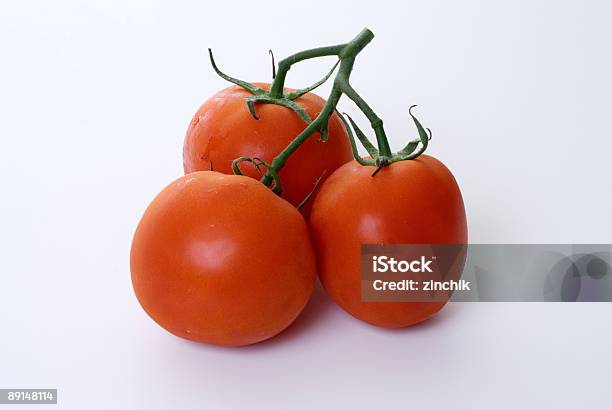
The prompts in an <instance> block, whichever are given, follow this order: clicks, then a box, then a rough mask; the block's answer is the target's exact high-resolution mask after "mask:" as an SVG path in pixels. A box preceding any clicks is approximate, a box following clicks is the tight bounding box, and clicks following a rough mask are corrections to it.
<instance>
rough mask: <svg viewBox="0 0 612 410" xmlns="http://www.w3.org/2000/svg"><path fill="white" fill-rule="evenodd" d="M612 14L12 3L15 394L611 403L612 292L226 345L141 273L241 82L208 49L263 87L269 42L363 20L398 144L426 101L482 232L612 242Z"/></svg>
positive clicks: (364, 61) (7, 338)
mask: <svg viewBox="0 0 612 410" xmlns="http://www.w3.org/2000/svg"><path fill="white" fill-rule="evenodd" d="M603 3H605V2H603V1H602V2H597V1H574V2H567V1H560V2H559V1H515V2H510V1H508V2H499V1H498V2H491V1H460V2H459V1H428V2H399V1H380V0H379V1H375V2H374V1H370V2H363V3H359V2H355V1H329V0H327V1H300V2H297V1H296V2H293V1H291V2H290V1H278V2H266V1H259V2H254V1H248V2H246V1H245V2H241V3H234V2H231V1H221V2H204V1H197V2H196V1H194V2H169V1H168V2H149V1H145V0H140V1H136V0H132V1H121V2H119V1H117V2H113V1H93V2H91V1H90V2H78V1H74V2H66V1H55V2H53V1H39V2H32V1H13V2H11V1H5V2H2V3H1V4H0V73H1V75H0V141H1V142H0V144H1V145H0V171H1V172H0V192H1V197H0V227H1V230H0V241H1V242H0V245H1V247H0V249H1V252H2V262H1V265H0V388H37V387H38V388H55V387H57V388H58V389H59V390H60V395H59V407H61V408H66V409H83V408H90V409H97V408H100V409H102V408H119V407H123V408H143V409H156V408H159V409H168V408H185V409H186V408H204V409H213V408H219V409H222V408H249V409H254V408H262V409H264V408H265V409H272V408H278V409H298V408H344V407H349V408H353V409H357V408H377V407H378V404H379V403H381V402H386V403H388V404H389V405H390V407H393V408H399V407H407V406H411V408H443V407H451V406H452V407H454V408H483V409H485V408H491V406H494V407H496V408H508V409H514V408H525V407H527V408H556V409H559V408H576V407H580V408H609V407H610V405H611V401H612V400H611V399H610V395H609V387H610V386H609V380H610V379H609V371H610V368H611V365H612V358H611V356H610V346H611V345H612V332H611V331H610V315H611V313H612V305H611V304H587V303H584V304H552V303H550V304H518V303H516V304H501V303H500V304H484V303H481V304H454V305H451V306H448V307H447V308H446V309H445V310H444V311H443V312H442V314H440V315H439V316H438V317H436V318H435V319H433V320H431V321H429V322H427V323H425V324H423V325H421V326H417V327H414V328H410V329H405V330H401V331H386V330H381V329H377V328H374V327H370V326H367V325H364V324H362V323H360V322H358V321H356V320H354V319H352V318H350V317H349V316H348V315H346V314H345V313H344V312H342V311H341V310H340V309H339V308H337V307H336V306H335V305H334V304H333V303H332V302H331V301H330V300H329V299H328V298H327V297H326V296H325V294H324V293H322V292H321V291H317V292H316V293H315V296H314V298H313V301H312V303H311V304H310V305H309V306H308V307H307V309H306V311H305V313H304V314H303V315H302V316H301V317H300V318H299V319H298V320H297V322H296V323H295V324H294V325H293V326H292V327H291V328H290V329H289V330H287V331H286V332H285V333H283V334H282V335H280V336H279V337H277V338H275V339H273V340H270V341H268V342H265V343H262V344H259V345H255V346H252V347H247V348H240V349H223V348H217V347H211V346H206V345H197V344H194V343H190V342H186V341H183V340H180V339H178V338H175V337H173V336H171V335H169V334H167V333H166V332H165V331H163V330H162V329H161V328H159V327H158V326H157V325H155V324H154V323H153V322H152V321H151V320H150V319H149V318H148V317H147V316H146V315H145V314H144V312H143V311H142V310H141V308H140V307H139V306H138V304H137V301H136V299H135V297H134V295H133V293H132V289H131V284H130V280H129V262H128V261H129V247H130V242H131V236H132V233H133V231H134V229H135V226H136V224H137V222H138V219H139V217H140V215H141V214H142V212H143V210H144V208H145V207H146V205H147V204H148V203H149V201H150V200H151V199H152V198H153V196H154V195H155V194H156V193H157V192H158V191H159V190H160V189H161V188H162V187H163V186H165V185H166V184H167V183H169V182H170V181H172V180H173V179H175V178H177V177H178V176H179V175H180V174H181V149H182V140H183V136H184V132H185V130H186V127H187V124H188V122H189V120H190V118H191V116H192V114H193V112H194V111H195V110H196V108H197V107H198V106H199V104H200V103H201V102H202V101H203V100H204V99H206V98H207V97H208V96H209V95H211V94H212V93H213V92H215V91H216V90H218V89H220V88H222V87H225V83H224V82H223V81H222V80H220V79H218V78H217V77H216V76H215V75H214V74H213V72H212V70H211V69H210V67H209V64H208V61H207V55H206V48H207V47H209V46H211V47H213V48H214V50H215V51H216V56H217V60H218V63H219V65H220V67H221V68H222V69H224V70H226V71H227V72H229V73H231V74H234V75H236V76H239V77H242V78H244V79H249V80H264V81H267V80H269V78H270V62H269V59H268V55H267V50H268V49H269V48H272V49H273V50H274V51H275V52H276V55H277V57H279V58H280V57H282V56H285V55H287V54H289V53H291V52H293V51H297V50H300V49H303V48H310V47H313V46H318V45H325V44H331V43H338V42H344V41H347V40H349V39H351V38H352V37H353V36H354V35H355V34H356V33H357V32H358V31H359V30H361V28H362V27H364V26H368V27H369V28H371V29H372V30H373V31H374V33H375V34H376V38H375V39H374V41H373V42H372V43H371V44H370V45H369V46H368V47H367V49H366V50H365V51H364V52H363V53H362V54H361V55H360V57H359V59H358V61H357V65H356V68H355V72H354V76H353V77H352V81H353V84H354V86H355V88H357V89H358V90H359V91H360V92H361V93H362V95H363V96H364V97H365V98H366V100H367V101H369V102H370V103H371V105H372V106H373V107H374V108H375V110H376V111H377V113H378V114H379V115H380V116H381V117H382V118H384V119H385V124H386V127H387V133H388V134H389V135H390V136H391V140H392V145H393V146H394V147H395V148H396V149H397V148H399V147H401V146H402V145H403V144H404V143H405V141H406V140H407V139H409V138H414V137H415V136H416V131H415V129H414V127H413V125H412V124H411V121H410V120H409V117H408V111H407V110H408V106H409V105H411V104H415V103H418V104H419V108H418V111H417V112H418V115H419V116H420V118H421V120H422V121H423V123H424V124H426V125H427V126H429V127H431V128H432V129H433V131H434V139H433V141H432V144H431V146H430V151H429V152H430V154H432V155H435V156H437V157H438V158H440V159H441V160H442V161H444V162H445V163H446V164H447V165H448V166H449V167H450V168H451V170H452V171H453V172H454V174H455V175H456V177H457V179H458V180H459V182H460V185H461V187H462V190H463V193H464V198H465V202H466V207H467V211H468V218H469V227H470V240H471V242H474V243H551V242H552V243H589V242H594V243H611V242H612V229H611V228H612V218H611V216H610V203H611V199H612V194H611V191H612V190H611V189H610V175H612V166H611V165H610V161H609V157H610V153H611V152H612V150H611V148H612V146H611V142H610V141H611V138H610V137H611V136H610V125H609V123H608V122H607V121H608V119H609V116H608V115H607V113H609V112H610V108H612V107H611V104H610V99H609V96H610V91H611V88H610V82H609V73H610V72H611V71H612V67H611V64H610V57H609V51H610V49H611V47H610V41H609V39H610V34H611V33H610V29H609V28H607V27H604V25H609V21H610V17H611V13H610V7H609V6H606V5H603ZM331 64H332V61H331V60H329V61H324V62H319V63H307V64H304V65H303V66H300V67H299V68H296V69H293V70H291V72H290V75H289V80H288V85H289V86H303V85H306V84H308V83H311V82H312V81H314V80H315V79H317V78H318V77H319V76H320V75H321V73H324V72H325V71H326V70H327V68H328V67H329V66H330V65H331ZM606 73H607V74H606ZM604 77H605V78H604ZM328 90H329V88H325V87H323V88H322V89H321V90H319V93H320V94H321V95H325V94H326V93H327V91H328ZM341 109H342V110H346V111H348V112H351V113H355V114H356V113H357V112H356V110H355V109H354V107H352V106H351V105H350V104H349V103H348V102H347V101H342V104H341ZM360 123H361V124H363V125H364V127H365V123H364V122H363V121H361V122H360ZM400 404H401V405H402V406H400Z"/></svg>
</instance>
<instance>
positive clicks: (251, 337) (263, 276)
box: [131, 171, 316, 346]
mask: <svg viewBox="0 0 612 410" xmlns="http://www.w3.org/2000/svg"><path fill="white" fill-rule="evenodd" d="M315 264H316V262H315V259H314V254H313V250H312V246H311V243H310V239H309V237H308V228H307V225H306V222H305V221H304V218H303V217H302V215H300V213H299V212H298V211H297V210H296V209H295V208H294V207H293V206H291V204H289V203H288V202H287V201H285V200H284V199H281V198H279V197H278V196H276V195H275V194H274V193H273V192H272V191H270V189H268V188H267V187H265V186H264V185H262V184H261V183H259V182H258V181H256V180H254V179H252V178H248V177H245V176H235V175H224V174H220V173H217V172H210V171H206V172H195V173H192V174H188V175H185V176H183V177H181V178H179V179H178V180H176V181H175V182H173V183H171V184H170V185H168V186H167V187H166V188H165V189H164V190H163V191H162V192H161V193H160V194H159V195H158V196H157V197H156V198H155V199H154V200H153V202H152V203H151V205H149V207H148V208H147V210H146V212H145V213H144V215H143V217H142V219H141V221H140V223H139V225H138V228H137V229H136V233H135V235H134V239H133V242H132V252H131V271H132V284H133V286H134V291H135V293H136V296H137V298H138V301H139V302H140V304H141V305H142V307H143V308H144V310H145V311H146V312H147V313H148V314H149V316H151V318H153V320H155V321H156V322H157V323H158V324H159V325H160V326H162V327H163V328H165V329H166V330H168V331H169V332H171V333H173V334H175V335H177V336H180V337H183V338H186V339H190V340H194V341H198V342H208V343H213V344H218V345H226V346H240V345H247V344H251V343H256V342H260V341H262V340H265V339H268V338H270V337H272V336H274V335H276V334H278V333H279V332H281V331H282V330H283V329H285V328H286V327H287V326H289V324H290V323H291V322H293V320H294V319H295V318H296V317H297V316H298V314H299V313H300V312H301V310H302V309H303V308H304V305H305V304H306V302H307V301H308V299H309V297H310V295H311V293H312V290H313V286H314V281H315V277H316V273H315Z"/></svg>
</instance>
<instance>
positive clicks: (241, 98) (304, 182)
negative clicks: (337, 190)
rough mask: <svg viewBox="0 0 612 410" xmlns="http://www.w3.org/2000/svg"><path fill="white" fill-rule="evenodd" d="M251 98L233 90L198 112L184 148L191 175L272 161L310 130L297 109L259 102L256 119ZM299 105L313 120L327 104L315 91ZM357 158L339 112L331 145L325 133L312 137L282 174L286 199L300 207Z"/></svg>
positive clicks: (248, 170) (252, 172)
mask: <svg viewBox="0 0 612 410" xmlns="http://www.w3.org/2000/svg"><path fill="white" fill-rule="evenodd" d="M256 85H257V86H259V87H261V88H265V89H269V87H270V86H269V84H256ZM290 91H292V90H290V89H286V90H285V92H290ZM249 95H250V93H249V92H247V91H246V90H244V89H243V88H241V87H238V86H232V87H229V88H226V89H224V90H222V91H219V92H218V93H217V94H215V95H213V96H212V97H211V98H209V99H208V100H207V101H206V102H205V103H204V104H203V105H202V106H201V107H200V108H199V109H198V111H197V112H196V114H195V115H194V117H193V119H192V121H191V124H190V125H189V129H188V130H187V136H186V137H185V144H184V146H183V167H184V170H185V173H190V172H193V171H204V170H209V169H210V168H211V162H212V168H213V169H214V170H215V171H218V172H222V173H224V174H232V173H233V172H232V167H231V165H232V161H233V160H234V159H236V158H238V157H259V158H261V159H262V160H264V161H266V162H268V163H269V162H271V161H272V159H273V158H274V157H276V156H277V155H278V154H279V153H280V152H281V151H282V150H283V149H285V147H287V145H288V144H289V143H290V142H291V141H293V139H294V138H295V137H297V136H298V134H299V133H300V132H301V131H303V130H304V128H306V125H307V124H306V122H305V121H304V120H303V119H302V118H300V117H299V116H298V115H297V114H296V113H295V112H294V111H292V110H291V109H289V108H286V107H283V106H280V105H274V104H261V103H258V104H256V105H255V108H256V111H257V115H258V117H259V120H256V119H255V118H253V117H252V116H251V114H250V113H249V110H248V108H247V105H246V102H245V98H246V97H247V96H249ZM295 102H296V103H297V104H298V105H300V106H301V107H302V108H304V110H305V111H306V113H308V115H309V116H310V118H311V119H313V120H314V119H315V118H316V117H317V115H318V114H319V113H320V112H321V110H322V109H323V106H324V105H325V100H324V99H322V98H321V97H319V96H317V95H316V94H313V93H307V94H305V95H303V96H301V97H299V98H297V99H296V100H295ZM352 158H353V156H352V154H351V146H350V143H349V141H348V137H347V135H346V131H345V129H344V126H343V124H342V121H341V120H340V119H339V118H338V116H337V115H336V114H335V113H334V114H333V115H332V116H331V118H330V120H329V139H328V141H327V142H322V141H321V139H320V134H319V133H316V134H314V135H312V136H310V137H309V138H308V140H307V141H306V142H305V143H304V144H303V145H302V146H301V147H300V148H299V149H298V150H297V151H296V152H295V153H294V154H293V155H292V156H291V158H289V160H288V161H287V163H286V165H285V167H284V168H283V169H282V170H281V172H280V178H281V181H282V187H283V193H282V197H283V198H285V199H286V200H288V201H289V202H291V203H292V204H293V205H296V206H297V205H298V204H299V203H300V202H302V200H303V199H304V198H305V197H306V196H307V195H308V194H309V193H310V192H311V191H312V190H313V188H314V185H315V182H316V181H317V179H318V178H319V177H321V176H322V175H323V179H325V178H326V177H328V176H329V175H331V174H332V172H334V170H336V168H338V167H339V166H340V165H342V164H344V163H346V162H348V161H350V160H351V159H352ZM240 168H241V170H243V173H244V174H245V175H248V176H251V177H253V178H257V179H259V177H261V174H260V173H259V172H258V171H257V170H256V169H255V167H254V166H253V164H250V163H246V162H243V163H242V164H241V165H240ZM309 212H310V204H307V205H306V206H305V207H304V208H303V214H304V215H306V216H307V215H308V214H309Z"/></svg>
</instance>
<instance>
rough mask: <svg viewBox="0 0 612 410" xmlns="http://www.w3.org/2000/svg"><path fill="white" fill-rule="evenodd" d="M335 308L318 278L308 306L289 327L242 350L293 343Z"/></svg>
mask: <svg viewBox="0 0 612 410" xmlns="http://www.w3.org/2000/svg"><path fill="white" fill-rule="evenodd" d="M335 308H336V306H335V304H334V302H333V301H332V300H331V298H330V297H329V296H328V295H327V293H326V292H325V290H324V289H323V286H321V283H320V282H319V280H318V279H317V282H316V284H315V288H314V291H313V292H312V296H311V297H310V300H309V301H308V303H307V304H306V307H305V308H304V310H303V311H302V313H301V314H300V315H299V316H298V317H297V319H295V321H294V322H293V323H292V324H291V325H289V327H288V328H287V329H285V330H284V331H282V332H281V333H279V334H278V335H276V336H274V337H272V338H270V339H267V340H264V341H263V342H259V343H255V344H252V345H248V346H244V347H242V348H240V350H249V351H250V350H260V349H267V348H270V347H275V346H277V345H279V344H283V343H291V342H293V341H294V340H295V339H299V338H300V337H302V336H303V335H304V334H305V333H308V332H310V331H312V328H313V327H314V326H315V325H316V324H317V322H319V321H321V320H323V318H324V316H325V315H326V314H327V313H328V312H329V311H330V310H332V309H335Z"/></svg>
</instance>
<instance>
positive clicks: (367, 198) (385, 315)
mask: <svg viewBox="0 0 612 410" xmlns="http://www.w3.org/2000/svg"><path fill="white" fill-rule="evenodd" d="M411 108H412V107H411ZM410 115H411V116H412V113H410ZM412 118H413V120H414V122H415V124H416V125H417V129H418V131H419V139H417V140H414V141H411V142H410V143H408V145H407V146H406V147H405V148H404V149H403V150H401V151H399V152H398V153H396V154H392V153H391V152H390V149H389V145H388V142H387V140H386V136H385V135H384V132H383V131H382V128H380V129H379V130H377V140H378V141H379V147H378V149H376V148H375V147H374V146H373V145H372V144H370V143H369V142H368V140H367V138H366V137H365V135H364V134H363V132H361V130H359V128H357V126H356V124H355V123H354V122H353V121H352V119H350V117H349V120H350V121H351V123H352V124H351V125H352V126H353V128H355V131H356V134H357V136H358V138H359V139H360V140H361V141H362V143H364V145H365V146H366V149H367V150H368V153H369V154H370V155H371V158H368V159H362V158H361V157H360V156H359V155H358V154H357V152H356V149H355V151H354V153H355V158H356V160H355V161H352V162H349V163H347V164H345V165H343V166H342V167H340V168H339V169H338V170H336V171H335V172H334V173H333V174H332V175H331V176H330V177H329V178H328V179H327V181H325V183H324V184H323V185H322V186H321V188H320V191H319V192H318V194H317V195H316V197H315V200H314V205H313V208H312V215H311V218H310V221H309V225H310V229H311V234H312V239H313V244H314V247H315V253H316V255H317V267H318V274H319V278H320V280H321V283H322V284H323V286H324V288H325V290H326V291H327V292H328V293H329V295H330V296H331V297H332V298H333V299H334V301H336V303H338V304H339V305H340V306H341V307H342V308H343V309H344V310H346V311H347V312H348V313H350V314H351V315H353V316H354V317H356V318H358V319H360V320H363V321H365V322H367V323H370V324H373V325H376V326H381V327H388V328H398V327H405V326H410V325H414V324H416V323H419V322H421V321H423V320H425V319H427V318H429V317H431V316H432V315H434V314H435V313H436V312H438V311H439V310H440V309H442V307H443V306H444V305H445V304H446V302H447V300H435V301H433V300H432V301H424V302H420V301H419V302H364V301H362V299H361V283H362V282H361V265H360V261H361V259H360V256H361V245H362V244H466V243H467V223H466V215H465V209H464V204H463V199H462V196H461V191H460V190H459V187H458V185H457V182H456V181H455V178H454V177H453V175H452V174H451V172H450V171H449V170H448V168H446V167H445V166H444V164H442V163H441V162H440V161H438V160H437V159H435V158H433V157H431V156H428V155H422V153H423V152H424V151H425V149H426V148H427V145H428V142H429V139H430V137H431V134H429V135H428V134H427V133H426V131H425V129H423V127H422V125H421V124H420V123H419V121H418V120H417V119H416V118H415V117H414V116H413V117H412ZM347 129H349V131H350V127H349V126H348V124H347ZM349 136H350V138H351V140H352V138H353V137H352V133H351V132H349ZM353 147H355V144H354V143H353Z"/></svg>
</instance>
